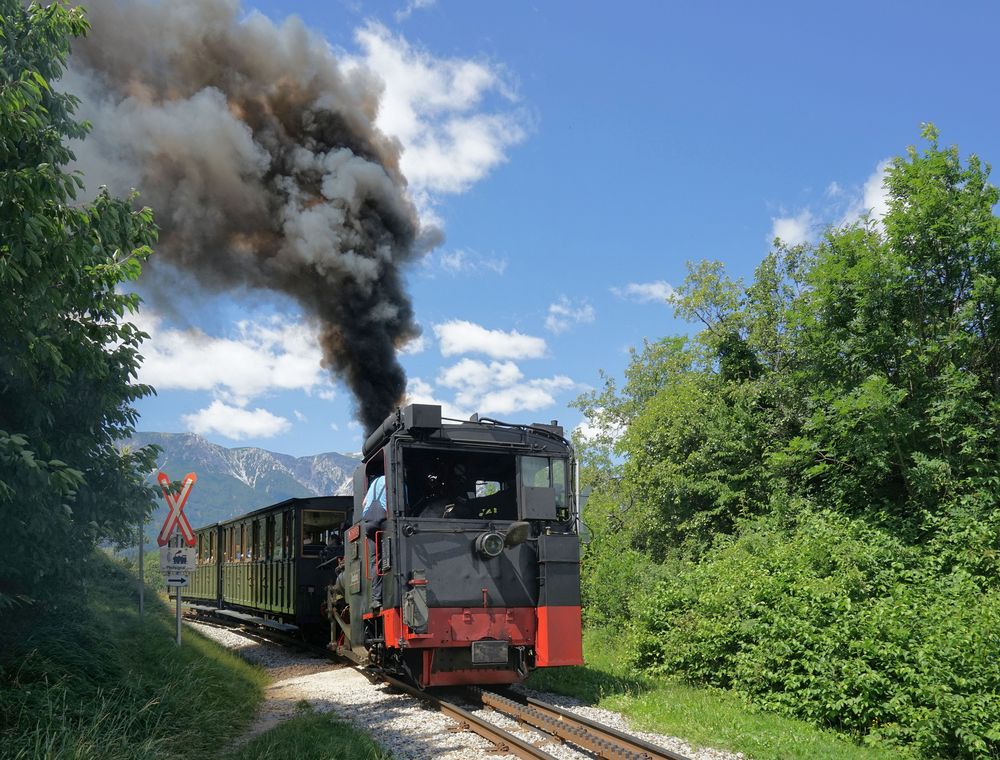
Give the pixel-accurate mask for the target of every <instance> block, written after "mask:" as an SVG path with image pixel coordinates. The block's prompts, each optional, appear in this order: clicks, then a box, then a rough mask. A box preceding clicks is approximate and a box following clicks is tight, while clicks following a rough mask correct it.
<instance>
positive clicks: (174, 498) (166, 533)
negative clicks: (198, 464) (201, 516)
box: [156, 472, 198, 566]
mask: <svg viewBox="0 0 1000 760" xmlns="http://www.w3.org/2000/svg"><path fill="white" fill-rule="evenodd" d="M156 479H157V480H158V481H159V483H160V489H161V490H162V491H163V498H164V499H166V500H167V506H168V507H170V512H169V513H168V514H167V519H166V520H164V521H163V527H162V528H160V535H158V536H157V537H156V543H158V544H159V545H160V546H166V545H167V542H168V541H169V540H170V534H171V533H173V531H174V528H177V529H178V530H179V531H180V532H181V535H182V536H184V540H185V541H186V542H187V545H188V546H194V544H195V538H194V529H193V528H192V527H191V523H189V522H188V519H187V517H185V516H184V505H185V504H186V503H187V499H188V496H190V495H191V489H192V488H193V487H194V484H195V482H196V481H197V480H198V476H197V475H195V474H194V473H193V472H189V473H188V474H187V475H185V476H184V485H183V486H181V492H180V493H179V494H176V495H175V494H172V493H170V478H169V477H167V474H166V473H165V472H161V473H160V474H159V475H157V476H156ZM161 566H162V561H161Z"/></svg>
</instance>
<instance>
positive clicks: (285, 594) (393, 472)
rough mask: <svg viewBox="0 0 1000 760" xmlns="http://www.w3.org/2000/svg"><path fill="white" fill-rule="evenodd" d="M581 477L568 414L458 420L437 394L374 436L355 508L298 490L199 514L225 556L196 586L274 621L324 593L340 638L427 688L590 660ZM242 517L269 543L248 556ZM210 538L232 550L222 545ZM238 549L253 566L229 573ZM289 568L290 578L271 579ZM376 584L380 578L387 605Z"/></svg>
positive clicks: (365, 659) (340, 644)
mask: <svg viewBox="0 0 1000 760" xmlns="http://www.w3.org/2000/svg"><path fill="white" fill-rule="evenodd" d="M379 476H383V477H384V478H385V481H384V484H385V499H386V507H387V517H386V519H385V520H384V521H382V522H381V523H379V524H377V525H371V524H369V523H365V521H364V520H363V510H364V498H365V493H366V492H367V490H368V487H369V484H370V483H371V482H372V481H373V480H375V478H377V477H379ZM574 480H575V463H574V459H573V451H572V447H571V446H570V444H569V443H568V442H567V440H566V439H565V438H564V437H563V430H562V428H561V427H559V426H558V425H557V424H556V423H555V422H553V423H552V424H549V425H541V424H532V425H515V424H508V423H504V422H499V421H497V420H493V419H488V418H479V417H478V416H476V415H474V416H473V417H472V418H471V419H469V420H466V421H458V420H445V419H443V418H442V416H441V407H439V406H432V405H426V404H412V405H410V406H406V407H404V408H402V409H397V410H396V412H395V413H394V414H392V415H390V416H389V417H388V418H386V420H385V422H383V423H382V425H381V426H379V428H377V429H376V430H375V431H374V432H373V433H372V434H371V435H370V436H369V437H368V439H367V441H366V442H365V445H364V448H363V450H362V463H361V464H360V465H359V466H358V467H357V469H356V470H355V473H354V497H353V505H352V506H353V508H352V509H350V510H349V509H347V508H346V506H345V504H344V501H345V499H344V497H321V498H317V499H312V500H290V501H288V502H282V504H281V505H274V507H268V508H265V509H263V510H258V511H257V512H255V513H251V515H247V516H244V517H243V518H236V519H235V520H232V521H229V523H227V524H225V525H219V526H209V527H207V528H203V529H201V530H200V531H198V535H199V546H201V536H202V535H203V534H204V535H205V536H208V538H206V539H205V540H206V541H207V542H208V546H209V550H208V555H207V556H208V561H207V562H206V563H204V564H205V565H206V570H208V571H209V572H212V570H211V569H210V568H213V567H216V566H218V569H217V570H216V571H215V572H216V573H217V575H218V581H217V582H215V583H214V584H208V585H205V584H204V583H203V584H202V585H199V583H198V582H197V580H196V582H195V583H194V587H193V589H192V590H193V591H194V590H201V589H203V590H204V593H203V595H202V596H201V599H203V600H206V601H211V602H212V604H211V605H210V607H211V608H212V609H214V610H216V611H218V610H220V609H221V610H223V611H225V612H227V613H228V614H230V615H234V616H244V617H246V616H252V617H256V618H257V619H259V620H262V621H264V622H266V623H269V624H271V625H272V626H277V627H288V628H292V627H298V628H305V627H309V626H313V627H314V625H315V622H316V616H317V615H318V614H319V610H320V609H321V608H322V609H323V611H324V614H325V615H326V616H327V618H328V620H329V625H330V641H329V648H331V649H333V650H335V651H336V652H338V653H339V654H340V655H342V656H344V657H347V658H349V659H351V660H353V661H355V662H357V663H360V664H364V665H367V666H370V667H374V668H378V669H382V670H385V671H387V672H391V673H396V674H401V675H404V676H407V677H409V678H410V679H411V680H412V681H413V682H415V683H416V684H418V685H419V686H421V687H427V686H445V685H456V684H472V683H477V684H509V683H514V682H517V681H519V680H521V679H523V678H524V677H525V676H527V674H528V672H529V671H530V670H531V669H532V668H536V667H547V666H555V665H577V664H581V663H582V661H583V658H582V643H581V623H580V573H579V570H580V567H579V557H580V540H579V529H580V525H581V523H580V516H579V512H578V508H577V504H576V501H575V495H574V490H573V487H572V485H573V482H574ZM278 514H280V515H282V517H280V518H278V517H273V519H270V518H272V516H273V515H278ZM254 519H257V520H259V521H260V527H259V528H257V529H256V530H257V533H255V532H254V530H255V529H254V527H253V525H254V522H253V520H254ZM269 519H270V522H269ZM282 520H283V521H285V524H284V525H282V527H280V528H279V527H278V526H279V524H280V523H281V521H282ZM241 521H242V522H241ZM248 521H249V522H248ZM244 524H248V525H249V527H248V528H246V529H239V530H236V531H235V534H236V536H237V537H239V536H248V537H247V538H244V539H243V540H244V543H245V544H246V542H247V541H249V546H250V547H251V550H250V551H251V552H252V551H253V548H252V547H254V546H255V545H256V546H259V548H258V549H257V551H258V552H259V554H257V555H254V554H252V553H251V555H250V559H249V560H248V559H247V557H246V556H245V555H246V552H245V551H244V552H243V555H242V556H234V554H233V553H234V552H235V551H236V550H235V548H233V549H229V548H228V547H230V545H231V540H230V539H229V537H228V536H229V535H230V532H229V528H235V527H237V526H240V525H244ZM269 525H270V526H272V527H269ZM309 526H312V527H309ZM247 530H248V531H249V533H247V532H246V531H247ZM213 531H215V532H217V533H218V535H217V537H216V538H212V537H211V536H212V532H213ZM219 531H221V533H219ZM241 531H242V532H241ZM279 535H280V537H281V539H282V541H283V542H284V543H283V545H282V547H281V548H280V549H279V548H277V545H276V544H275V541H274V537H275V536H279ZM297 537H301V538H302V543H301V544H299V543H298V542H297ZM289 538H290V540H288V539H289ZM307 539H309V540H310V541H311V542H313V546H314V548H313V550H312V553H310V550H309V549H308V546H309V544H307V543H305V541H306V540H307ZM233 540H238V538H237V539H233ZM213 541H215V542H218V545H219V546H223V545H224V546H225V550H226V551H229V554H228V555H226V556H223V553H224V552H217V554H218V556H216V555H214V554H212V551H211V547H212V546H213V543H212V542H213ZM255 541H259V543H258V544H255V543H254V542H255ZM279 543H280V542H279ZM324 544H325V545H324ZM269 547H271V548H269ZM320 547H322V548H320ZM341 552H342V553H343V558H342V560H341V558H340V553H341ZM275 553H279V554H282V559H281V560H280V561H283V562H285V563H293V564H294V563H298V564H301V565H302V567H300V568H299V567H297V566H296V567H295V568H294V569H292V570H290V571H287V572H285V574H284V575H283V576H282V574H281V573H280V572H276V571H273V570H272V571H268V570H266V569H265V566H266V565H268V563H272V564H273V563H274V562H275V559H274V557H273V555H274V554H275ZM237 554H238V553H237ZM234 559H235V561H236V562H235V564H237V565H239V564H243V565H247V566H248V567H249V568H250V569H248V570H245V571H242V572H243V575H244V576H246V575H247V574H249V576H248V577H249V578H250V580H249V581H248V582H246V583H239V584H235V585H234V584H233V583H232V582H230V584H229V586H227V585H226V582H225V580H224V578H223V575H224V573H225V571H224V569H223V565H227V564H228V565H232V564H234V563H233V562H232V560H234ZM255 565H259V566H260V569H255V567H254V566H255ZM201 566H202V563H200V564H199V572H200V570H201ZM290 567H292V566H291V565H290ZM293 576H294V577H293ZM240 577H243V576H240ZM196 578H197V573H196ZM279 578H281V579H283V581H282V582H283V585H282V586H281V588H280V589H271V588H270V586H271V585H273V583H276V582H277V580H278V579H279ZM373 583H374V584H378V583H380V584H381V586H382V590H381V596H382V599H381V605H380V606H378V607H374V608H373V606H372V603H371V602H372V599H371V590H372V585H373ZM321 586H322V587H323V588H325V590H326V595H325V596H326V598H325V601H324V602H323V603H322V604H321V603H320V602H321V600H320V596H322V595H321V594H320V593H319V592H320V591H321V588H320V587H321ZM244 587H246V588H244ZM230 589H232V592H230ZM255 589H256V591H255ZM236 591H239V593H240V597H239V598H238V599H237V598H234V593H235V592H236ZM254 594H256V596H254ZM269 600H280V603H275V602H274V601H269Z"/></svg>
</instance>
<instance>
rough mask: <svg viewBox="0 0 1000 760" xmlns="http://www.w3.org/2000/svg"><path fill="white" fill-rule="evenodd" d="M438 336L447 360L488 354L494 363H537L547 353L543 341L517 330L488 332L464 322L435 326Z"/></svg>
mask: <svg viewBox="0 0 1000 760" xmlns="http://www.w3.org/2000/svg"><path fill="white" fill-rule="evenodd" d="M434 334H435V335H437V338H438V343H439V344H440V347H441V354H442V355H443V356H455V355H456V354H486V355H487V356H490V357H492V358H494V359H537V358H539V357H542V356H544V355H545V352H546V350H547V345H546V343H545V340H544V339H543V338H537V337H534V336H532V335H523V334H521V333H519V332H517V331H516V330H512V331H510V332H504V331H503V330H487V329H486V328H485V327H482V326H481V325H477V324H475V323H473V322H468V321H465V320H462V319H455V320H452V321H450V322H444V323H442V324H439V325H434Z"/></svg>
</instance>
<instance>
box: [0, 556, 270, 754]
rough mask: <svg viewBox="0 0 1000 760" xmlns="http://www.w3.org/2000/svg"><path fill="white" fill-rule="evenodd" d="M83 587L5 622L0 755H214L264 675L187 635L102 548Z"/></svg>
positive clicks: (243, 721)
mask: <svg viewBox="0 0 1000 760" xmlns="http://www.w3.org/2000/svg"><path fill="white" fill-rule="evenodd" d="M90 559H91V562H90V563H89V565H88V567H89V569H88V570H87V571H84V572H82V574H83V575H84V576H85V581H86V582H85V583H84V585H83V586H82V589H83V592H84V593H82V594H81V593H79V592H77V593H70V592H68V591H65V590H64V591H63V592H62V593H61V594H60V595H57V597H56V598H54V599H50V600H49V604H48V605H46V606H44V607H43V606H42V605H35V606H34V607H32V608H30V609H29V610H28V611H27V612H26V614H24V615H22V616H19V619H17V620H15V621H13V624H11V625H7V626H4V627H3V628H2V629H0V758H4V760H7V759H8V758H9V759H10V760H28V758H45V759H46V760H62V759H64V758H65V759H66V760H104V759H107V760H149V759H150V758H187V757H190V758H197V757H205V756H215V754H216V753H217V751H218V747H219V746H220V744H224V743H226V742H228V741H230V740H231V739H232V738H233V737H234V736H235V735H236V734H238V733H239V732H240V731H241V730H242V729H243V728H244V727H245V726H246V725H247V724H248V723H249V722H250V720H251V719H252V718H253V716H254V714H255V711H256V707H257V704H258V703H259V702H260V700H261V697H262V688H263V684H264V682H265V680H266V677H265V676H264V674H263V673H262V672H261V671H259V670H257V669H255V668H253V667H251V666H249V665H247V664H246V663H245V662H243V661H242V660H240V659H239V658H238V657H236V656H235V655H233V654H231V653H229V652H228V651H226V650H224V649H221V648H220V647H218V646H217V645H216V644H214V643H212V642H210V641H208V640H207V639H204V638H202V637H201V636H199V635H197V634H196V633H195V632H194V631H186V632H185V634H184V637H185V638H184V645H183V646H182V647H181V648H180V649H177V647H176V645H175V643H174V627H173V625H174V621H173V615H172V611H171V610H169V609H167V608H166V607H165V606H164V604H163V603H162V602H161V601H159V600H158V599H157V598H156V597H155V596H153V595H152V594H147V596H146V614H145V616H144V618H143V619H140V618H139V617H138V614H137V597H136V589H135V578H134V576H132V575H131V574H130V573H126V572H125V570H124V569H123V568H122V567H121V566H119V565H118V564H117V563H114V562H112V561H110V560H109V559H107V558H104V557H102V556H101V555H99V554H97V555H95V556H93V557H91V558H90Z"/></svg>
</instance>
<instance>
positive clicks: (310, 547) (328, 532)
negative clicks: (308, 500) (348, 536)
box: [302, 509, 343, 556]
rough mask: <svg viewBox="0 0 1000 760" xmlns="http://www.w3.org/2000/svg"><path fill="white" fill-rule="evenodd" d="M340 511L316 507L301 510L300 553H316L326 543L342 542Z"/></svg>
mask: <svg viewBox="0 0 1000 760" xmlns="http://www.w3.org/2000/svg"><path fill="white" fill-rule="evenodd" d="M342 520H343V516H342V515H341V513H340V512H326V511H321V510H317V509H304V510H302V554H303V556H310V555H318V554H319V553H320V552H321V551H322V550H323V548H324V547H325V546H326V545H327V544H333V545H334V546H337V545H339V544H340V543H342V539H341V537H340V524H341V521H342Z"/></svg>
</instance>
